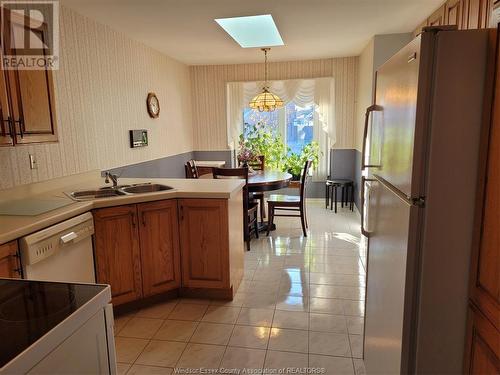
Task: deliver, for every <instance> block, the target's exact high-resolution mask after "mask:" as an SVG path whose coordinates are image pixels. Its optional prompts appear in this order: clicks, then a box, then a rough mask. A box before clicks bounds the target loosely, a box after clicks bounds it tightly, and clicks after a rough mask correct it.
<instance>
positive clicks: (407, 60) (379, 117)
mask: <svg viewBox="0 0 500 375" xmlns="http://www.w3.org/2000/svg"><path fill="white" fill-rule="evenodd" d="M420 43H421V41H420V37H419V38H416V39H414V40H413V41H412V42H411V43H410V44H408V45H407V46H406V47H404V48H403V49H402V50H401V51H399V52H398V53H397V54H396V55H394V56H393V57H392V58H391V59H390V60H389V61H387V62H386V63H385V64H384V65H382V67H380V68H379V69H378V70H377V76H376V90H375V100H376V103H377V105H379V106H380V107H382V111H379V112H376V113H374V114H373V120H372V126H371V132H370V143H369V151H367V153H368V155H369V161H368V164H370V165H378V168H374V170H373V173H376V174H378V175H380V176H382V177H383V178H384V179H385V180H387V181H388V182H389V183H391V184H392V185H393V186H395V187H396V188H397V189H399V190H400V191H401V192H402V193H404V194H405V195H406V196H408V197H410V196H411V184H412V181H411V180H412V178H411V176H412V166H413V146H414V137H415V119H416V112H417V91H418V90H417V86H418V79H419V66H420Z"/></svg>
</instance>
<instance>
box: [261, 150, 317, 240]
mask: <svg viewBox="0 0 500 375" xmlns="http://www.w3.org/2000/svg"><path fill="white" fill-rule="evenodd" d="M311 164H312V161H311V160H308V161H306V163H305V165H304V170H303V171H302V176H301V178H300V195H278V194H273V195H271V196H269V199H268V200H267V207H268V209H269V223H268V226H267V235H268V236H269V231H270V229H271V228H272V227H273V224H274V217H275V216H287V217H300V221H301V223H302V232H303V233H304V237H307V227H308V224H307V216H306V185H307V181H308V178H307V176H308V174H309V169H310V168H311ZM276 211H284V213H280V212H278V213H276ZM289 212H298V214H291V213H289Z"/></svg>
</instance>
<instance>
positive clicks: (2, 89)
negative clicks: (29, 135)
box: [0, 71, 14, 146]
mask: <svg viewBox="0 0 500 375" xmlns="http://www.w3.org/2000/svg"><path fill="white" fill-rule="evenodd" d="M8 98H9V97H8V92H7V81H6V75H5V71H0V146H11V145H13V144H14V137H13V134H12V132H13V131H12V115H11V113H10V107H9V99H8Z"/></svg>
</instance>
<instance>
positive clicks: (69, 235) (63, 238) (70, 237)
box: [61, 232, 78, 243]
mask: <svg viewBox="0 0 500 375" xmlns="http://www.w3.org/2000/svg"><path fill="white" fill-rule="evenodd" d="M75 238H78V234H76V233H75V232H69V233H66V234H65V235H64V236H61V242H62V243H68V242H71V241H73V240H74V239H75Z"/></svg>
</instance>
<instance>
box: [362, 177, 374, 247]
mask: <svg viewBox="0 0 500 375" xmlns="http://www.w3.org/2000/svg"><path fill="white" fill-rule="evenodd" d="M367 181H377V180H375V179H374V178H366V177H365V176H361V233H362V234H363V236H365V237H370V235H371V233H372V232H370V231H368V230H366V227H365V203H368V204H369V203H370V200H369V199H368V201H365V185H366V182H367Z"/></svg>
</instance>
